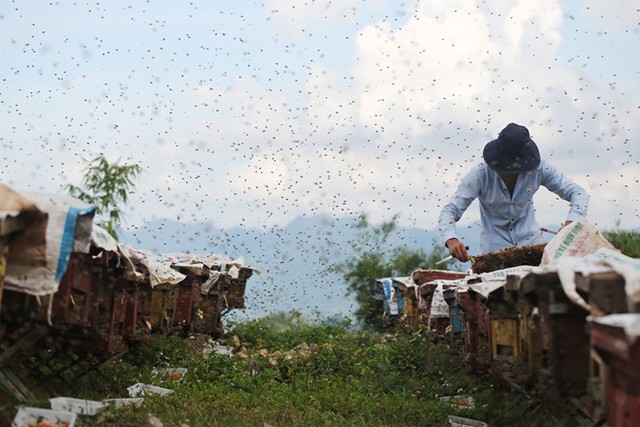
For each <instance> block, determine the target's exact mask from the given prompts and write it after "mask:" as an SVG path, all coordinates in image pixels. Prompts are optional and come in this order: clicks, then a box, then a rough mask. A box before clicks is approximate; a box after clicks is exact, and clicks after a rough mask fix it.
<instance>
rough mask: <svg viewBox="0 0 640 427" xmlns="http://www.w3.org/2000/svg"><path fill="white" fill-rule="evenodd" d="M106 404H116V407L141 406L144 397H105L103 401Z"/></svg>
mask: <svg viewBox="0 0 640 427" xmlns="http://www.w3.org/2000/svg"><path fill="white" fill-rule="evenodd" d="M102 402H103V403H104V404H106V405H114V406H115V407H116V408H121V407H123V406H129V405H131V406H136V407H139V406H141V405H142V402H144V397H125V398H121V399H105V400H103V401H102Z"/></svg>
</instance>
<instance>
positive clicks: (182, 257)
mask: <svg viewBox="0 0 640 427" xmlns="http://www.w3.org/2000/svg"><path fill="white" fill-rule="evenodd" d="M119 248H120V250H121V251H122V254H123V256H124V257H125V258H128V259H130V260H131V262H132V263H133V264H134V265H142V266H144V268H146V269H147V271H148V272H149V282H150V284H151V287H155V286H158V285H160V284H171V285H175V284H178V283H180V282H182V281H183V280H184V279H185V278H186V277H187V276H186V275H185V274H183V273H181V272H180V271H178V269H186V270H188V271H190V272H192V273H193V274H196V275H199V274H201V273H202V272H203V271H204V269H205V266H206V267H208V268H209V269H211V268H212V267H214V266H220V271H214V270H210V271H209V278H208V279H207V280H206V281H205V282H204V283H203V285H202V293H203V294H206V293H207V292H209V290H210V289H211V288H212V287H213V285H214V284H215V283H216V281H217V280H218V278H219V277H220V275H221V274H226V275H229V276H231V277H233V278H238V276H239V272H240V268H241V267H244V259H243V258H242V257H240V258H237V259H235V260H234V259H233V258H231V257H229V256H228V255H216V254H189V253H178V254H156V253H153V252H151V251H147V250H144V249H134V248H132V247H130V246H128V245H119ZM254 271H257V272H258V273H259V271H258V270H255V269H254Z"/></svg>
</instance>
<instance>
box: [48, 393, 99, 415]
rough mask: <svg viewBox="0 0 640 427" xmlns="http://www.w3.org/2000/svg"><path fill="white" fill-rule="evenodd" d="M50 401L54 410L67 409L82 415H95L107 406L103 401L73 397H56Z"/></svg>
mask: <svg viewBox="0 0 640 427" xmlns="http://www.w3.org/2000/svg"><path fill="white" fill-rule="evenodd" d="M49 402H51V409H53V410H54V411H67V412H73V413H74V414H81V415H95V414H97V413H98V412H100V411H101V410H102V409H104V407H105V406H107V405H106V404H104V403H103V402H98V401H95V400H85V399H74V398H72V397H54V398H52V399H49Z"/></svg>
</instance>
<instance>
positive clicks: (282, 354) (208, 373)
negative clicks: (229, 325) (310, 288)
mask: <svg viewBox="0 0 640 427" xmlns="http://www.w3.org/2000/svg"><path fill="white" fill-rule="evenodd" d="M231 333H232V334H235V335H236V336H237V337H238V338H239V341H240V342H241V350H239V349H237V350H236V355H235V356H227V355H221V354H216V353H208V352H203V351H201V350H195V351H194V350H193V348H192V344H193V342H194V340H195V339H196V337H194V338H187V339H184V340H182V339H179V338H176V337H165V336H154V337H153V339H152V340H151V342H150V343H149V344H147V345H146V346H145V347H144V348H141V349H139V350H138V352H139V355H140V357H129V358H126V359H122V360H120V361H112V362H110V363H108V364H107V365H103V366H102V367H101V368H100V369H101V371H102V375H92V376H91V377H92V379H93V382H92V390H91V393H92V394H91V395H90V396H89V395H82V396H77V397H90V398H93V399H100V398H107V397H109V398H113V397H125V396H126V387H127V386H128V385H131V384H133V383H134V382H137V381H143V382H147V383H152V384H154V385H158V386H161V387H166V388H170V389H172V390H173V391H174V393H173V394H170V395H168V396H164V397H158V396H153V395H149V396H146V397H145V401H144V404H143V407H142V408H121V409H115V408H108V409H107V410H105V411H104V412H102V413H100V414H98V415H96V416H93V417H83V416H81V417H80V418H79V421H78V423H77V424H76V425H78V426H80V427H81V426H87V425H92V426H112V425H118V426H138V425H149V423H148V421H147V417H148V416H149V414H153V415H154V416H155V417H157V418H159V419H160V420H161V421H162V423H164V425H172V426H177V425H180V424H181V423H186V424H188V425H189V426H191V427H197V426H212V425H214V426H215V425H221V426H262V425H264V424H265V423H266V424H270V425H273V426H310V425H313V426H388V425H418V426H431V425H445V424H446V420H447V415H459V416H464V417H468V418H474V419H479V420H483V421H485V422H487V423H488V424H489V425H523V424H522V422H523V421H524V420H523V413H524V412H525V410H526V408H527V406H528V405H530V403H531V402H527V401H526V398H523V396H518V395H517V394H515V393H510V394H507V393H505V392H503V391H502V390H501V389H500V388H499V387H498V386H497V384H498V382H497V381H496V380H495V379H493V378H491V377H478V376H475V375H469V374H468V373H467V372H466V370H465V367H464V363H463V362H462V361H461V358H460V356H459V355H458V354H456V353H453V352H452V351H451V350H450V349H449V347H448V345H447V343H446V342H443V341H434V340H432V339H430V338H429V336H428V335H425V334H423V333H409V332H400V333H397V334H388V333H387V334H378V333H370V332H366V331H362V330H357V331H354V330H350V329H347V328H344V327H342V326H340V325H335V324H326V323H319V322H316V323H310V322H308V321H306V320H305V319H303V318H302V317H301V316H299V315H297V314H296V313H293V314H282V313H281V314H279V315H272V316H269V317H268V318H265V319H258V320H255V321H250V322H246V323H238V324H236V325H234V327H233V329H232V330H231ZM312 340H313V341H312ZM265 346H266V347H268V350H267V349H266V348H265ZM301 348H304V349H306V350H305V351H301V350H300V349H301ZM189 349H191V350H189ZM241 355H242V357H240V356H241ZM154 366H156V367H158V366H172V367H184V368H187V370H188V371H187V374H186V375H185V377H184V379H183V381H181V382H179V383H174V382H162V381H159V380H158V379H156V378H154V377H153V375H152V374H151V372H152V368H153V367H154ZM122 377H125V379H122ZM127 381H129V382H127ZM105 390H108V395H107V394H106V393H105V394H103V395H102V396H101V397H100V396H97V394H99V392H100V391H103V392H104V391H105ZM457 394H463V395H468V396H471V397H473V398H474V400H475V407H474V408H470V409H461V408H456V407H453V406H450V405H448V404H446V403H444V402H442V401H441V400H440V397H442V396H449V395H457ZM310 409H312V410H310ZM539 412H540V413H541V414H543V413H544V411H543V410H542V409H540V410H539ZM527 421H528V420H527ZM545 421H549V419H548V418H547V419H545ZM526 425H545V424H534V423H527V424H526Z"/></svg>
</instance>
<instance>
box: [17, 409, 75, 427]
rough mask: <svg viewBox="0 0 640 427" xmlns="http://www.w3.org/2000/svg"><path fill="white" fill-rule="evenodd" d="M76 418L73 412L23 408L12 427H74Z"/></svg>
mask: <svg viewBox="0 0 640 427" xmlns="http://www.w3.org/2000/svg"><path fill="white" fill-rule="evenodd" d="M76 417H77V415H76V414H74V413H73V412H66V411H54V410H52V409H42V408H31V407H26V406H22V407H20V408H19V409H18V413H17V414H16V416H15V418H14V419H13V423H12V424H11V427H45V426H46V427H54V426H55V427H73V426H74V425H75V423H76Z"/></svg>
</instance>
